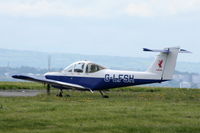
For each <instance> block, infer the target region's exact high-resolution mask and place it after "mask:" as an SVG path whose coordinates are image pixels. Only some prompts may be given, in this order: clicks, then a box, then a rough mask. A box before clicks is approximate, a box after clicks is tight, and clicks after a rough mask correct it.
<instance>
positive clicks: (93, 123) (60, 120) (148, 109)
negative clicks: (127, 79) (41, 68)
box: [0, 83, 200, 133]
mask: <svg viewBox="0 0 200 133" xmlns="http://www.w3.org/2000/svg"><path fill="white" fill-rule="evenodd" d="M13 84H14V83H13ZM16 84H18V83H16ZM20 84H21V86H26V85H28V84H30V86H32V87H30V88H31V89H34V87H33V86H38V85H37V84H34V83H20ZM7 85H9V83H8V84H7ZM1 86H2V84H1ZM22 88H23V87H22ZM55 93H56V91H55V90H53V92H52V94H51V95H50V96H47V95H46V94H41V95H38V96H35V97H0V132H2V133H12V132H15V133H63V132H66V133H68V132H69V133H79V132H80V133H112V132H113V133H126V132H130V133H163V132H164V133H199V132H200V112H199V111H200V90H198V89H178V88H152V87H128V88H120V89H114V90H112V91H110V92H108V95H109V96H110V98H109V99H103V98H101V97H100V94H99V93H97V92H95V93H94V94H92V93H90V92H78V91H65V94H67V93H68V94H70V95H71V97H63V98H59V97H56V96H55Z"/></svg>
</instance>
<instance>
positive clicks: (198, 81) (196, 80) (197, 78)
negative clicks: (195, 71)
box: [192, 75, 200, 84]
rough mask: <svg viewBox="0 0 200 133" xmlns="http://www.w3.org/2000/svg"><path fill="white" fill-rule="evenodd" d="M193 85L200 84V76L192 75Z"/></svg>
mask: <svg viewBox="0 0 200 133" xmlns="http://www.w3.org/2000/svg"><path fill="white" fill-rule="evenodd" d="M192 83H194V84H200V75H192Z"/></svg>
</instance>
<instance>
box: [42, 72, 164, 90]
mask: <svg viewBox="0 0 200 133" xmlns="http://www.w3.org/2000/svg"><path fill="white" fill-rule="evenodd" d="M45 77H46V79H50V80H56V81H60V82H66V83H71V84H78V85H81V86H84V87H85V88H90V89H91V90H104V89H111V88H117V87H126V86H133V85H140V84H149V83H160V82H163V81H166V80H162V79H160V77H159V76H158V75H156V74H153V73H149V72H135V71H121V70H111V69H103V70H101V71H98V72H96V73H74V72H73V73H72V72H67V73H64V72H50V73H46V74H45Z"/></svg>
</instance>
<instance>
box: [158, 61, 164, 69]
mask: <svg viewBox="0 0 200 133" xmlns="http://www.w3.org/2000/svg"><path fill="white" fill-rule="evenodd" d="M162 65H163V60H159V62H158V66H159V68H162Z"/></svg>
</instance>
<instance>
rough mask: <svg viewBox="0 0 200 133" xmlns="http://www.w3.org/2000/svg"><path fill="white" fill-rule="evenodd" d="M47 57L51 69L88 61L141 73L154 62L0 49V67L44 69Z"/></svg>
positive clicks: (195, 67) (183, 65) (191, 65)
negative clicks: (49, 60)
mask: <svg viewBox="0 0 200 133" xmlns="http://www.w3.org/2000/svg"><path fill="white" fill-rule="evenodd" d="M49 56H50V57H51V68H65V67H66V66H68V65H69V64H71V63H73V62H75V61H79V60H90V61H93V62H96V63H99V64H102V65H104V66H106V67H108V68H113V69H125V70H139V71H143V70H146V69H147V68H148V66H149V65H151V63H152V62H153V60H154V58H152V57H147V58H144V57H120V56H107V55H105V56H104V55H83V54H72V53H47V52H37V51H23V50H9V49H0V66H9V67H21V66H29V67H35V68H41V69H44V68H47V67H48V57H49ZM199 68H200V63H195V62H179V61H178V63H177V67H176V70H177V71H181V72H190V73H200V70H199Z"/></svg>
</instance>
